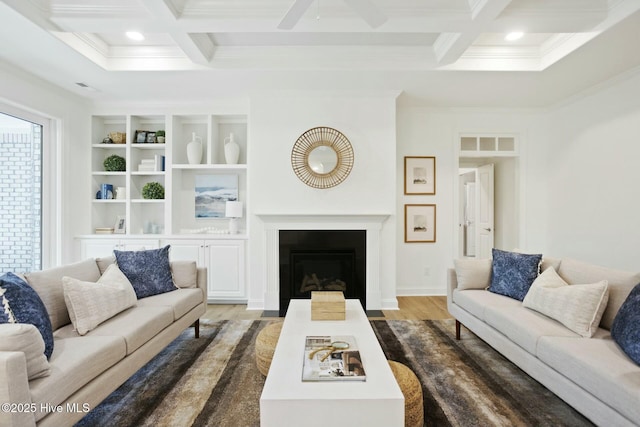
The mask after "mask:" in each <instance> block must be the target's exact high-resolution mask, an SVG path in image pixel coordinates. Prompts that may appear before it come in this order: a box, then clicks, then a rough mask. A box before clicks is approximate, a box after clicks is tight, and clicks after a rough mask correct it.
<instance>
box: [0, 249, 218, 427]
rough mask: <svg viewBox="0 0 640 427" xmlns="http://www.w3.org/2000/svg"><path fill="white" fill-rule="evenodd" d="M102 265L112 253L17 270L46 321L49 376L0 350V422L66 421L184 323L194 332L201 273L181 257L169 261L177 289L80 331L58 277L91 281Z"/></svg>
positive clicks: (202, 304)
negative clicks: (50, 338)
mask: <svg viewBox="0 0 640 427" xmlns="http://www.w3.org/2000/svg"><path fill="white" fill-rule="evenodd" d="M110 263H113V258H109V259H98V260H86V261H82V262H79V263H75V264H71V265H67V266H63V267H57V268H53V269H49V270H44V271H41V272H36V273H31V274H27V275H25V278H26V280H27V282H28V283H29V284H30V285H31V286H32V287H33V288H34V289H35V290H36V292H37V293H38V295H39V296H40V297H41V299H42V300H43V302H44V304H45V307H46V308H47V312H48V313H49V317H50V319H51V320H52V327H53V330H54V333H53V335H54V349H53V354H52V355H51V358H50V360H49V365H50V374H49V375H48V376H45V377H42V378H37V379H32V380H30V381H29V380H28V379H27V378H28V377H27V363H26V360H25V353H23V352H16V351H0V404H3V407H2V410H0V427H10V426H11V427H14V426H15V427H28V426H35V425H38V426H55V427H63V426H71V425H73V424H74V423H75V422H77V421H78V420H80V419H81V418H82V417H83V416H84V415H85V414H86V412H88V410H90V409H93V408H94V407H95V406H96V405H98V404H99V403H100V402H101V401H102V400H103V399H105V398H106V397H107V396H108V395H109V394H110V393H111V392H113V391H114V390H115V389H116V388H118V387H119V386H120V385H121V384H122V383H124V382H125V381H126V380H127V379H128V378H129V377H130V376H131V375H132V374H133V373H135V372H136V371H137V370H138V369H140V368H141V367H142V366H144V365H145V364H146V363H147V362H148V361H149V360H151V359H152V358H153V357H154V356H155V355H156V354H158V353H159V352H160V351H161V350H162V349H163V348H164V347H166V346H167V345H168V344H169V343H171V342H172V341H173V340H174V339H175V338H176V337H177V336H178V335H180V333H181V332H182V331H183V330H184V329H185V328H188V327H189V326H190V325H193V326H195V328H196V330H195V334H196V336H197V333H198V327H199V318H200V316H202V315H203V314H204V313H205V310H206V283H207V278H206V274H207V271H206V270H205V269H202V268H198V269H196V267H195V263H185V262H174V263H171V270H172V275H173V280H174V283H175V284H176V285H177V286H178V287H179V289H177V290H175V291H171V292H167V293H163V294H159V295H154V296H150V297H147V298H142V299H139V300H137V303H136V305H135V306H134V307H131V308H129V309H126V310H125V311H122V312H120V313H119V314H117V315H115V316H114V317H112V318H111V319H109V320H107V321H106V322H104V323H102V324H100V325H98V326H97V327H96V328H95V329H93V330H91V331H89V332H88V333H87V334H86V335H83V336H80V335H79V334H78V333H77V332H76V331H75V330H74V329H73V325H72V324H71V323H70V320H69V315H68V312H67V311H66V307H65V303H64V296H63V293H62V286H61V280H62V277H63V276H70V277H74V278H76V279H79V280H83V281H89V282H96V281H97V280H98V279H99V277H100V275H101V274H102V273H103V272H104V271H105V269H106V267H107V266H108V265H109V264H110ZM0 326H2V325H0ZM2 331H3V329H2V328H0V341H1V340H2V339H3V338H2ZM38 338H39V337H38ZM7 404H9V405H7Z"/></svg>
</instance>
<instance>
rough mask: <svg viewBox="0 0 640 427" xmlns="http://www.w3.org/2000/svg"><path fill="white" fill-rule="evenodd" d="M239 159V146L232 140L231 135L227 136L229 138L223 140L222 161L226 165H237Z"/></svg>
mask: <svg viewBox="0 0 640 427" xmlns="http://www.w3.org/2000/svg"><path fill="white" fill-rule="evenodd" d="M239 157H240V146H239V145H238V143H237V142H235V141H234V140H233V133H230V134H229V137H227V138H225V139H224V159H225V160H226V161H227V164H228V165H235V164H238V158H239Z"/></svg>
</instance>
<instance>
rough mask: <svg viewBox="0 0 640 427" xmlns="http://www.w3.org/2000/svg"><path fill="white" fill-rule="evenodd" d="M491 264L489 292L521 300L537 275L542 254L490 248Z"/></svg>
mask: <svg viewBox="0 0 640 427" xmlns="http://www.w3.org/2000/svg"><path fill="white" fill-rule="evenodd" d="M492 253H493V266H492V272H491V273H492V274H491V285H490V286H489V292H493V293H496V294H500V295H505V296H508V297H511V298H514V299H517V300H520V301H522V300H523V299H524V297H525V296H526V295H527V292H529V288H530V287H531V284H532V283H533V281H534V280H536V278H537V277H538V273H539V270H540V262H541V261H542V255H541V254H536V255H531V254H521V253H517V252H507V251H501V250H499V249H492Z"/></svg>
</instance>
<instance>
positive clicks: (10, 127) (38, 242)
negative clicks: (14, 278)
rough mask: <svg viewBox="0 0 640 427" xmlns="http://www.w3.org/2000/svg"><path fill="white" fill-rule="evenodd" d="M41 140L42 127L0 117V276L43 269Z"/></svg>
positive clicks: (7, 116)
mask: <svg viewBox="0 0 640 427" xmlns="http://www.w3.org/2000/svg"><path fill="white" fill-rule="evenodd" d="M44 121H45V120H43V122H44ZM43 136H44V126H43V124H40V123H34V122H32V121H29V120H23V119H21V118H18V117H15V116H13V115H9V114H4V113H0V164H1V165H2V168H0V182H1V183H2V191H1V192H0V194H1V195H0V201H1V203H0V271H1V272H7V271H15V272H29V271H34V270H40V269H41V268H42V265H43V221H42V218H43V215H42V213H43V205H42V202H43V198H42V189H43V188H42V182H43V174H42V172H43V167H42V166H43Z"/></svg>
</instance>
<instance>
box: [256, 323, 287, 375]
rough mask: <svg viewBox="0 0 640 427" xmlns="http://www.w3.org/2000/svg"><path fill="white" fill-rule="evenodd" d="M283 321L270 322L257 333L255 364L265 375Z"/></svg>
mask: <svg viewBox="0 0 640 427" xmlns="http://www.w3.org/2000/svg"><path fill="white" fill-rule="evenodd" d="M282 323H283V322H274V323H270V324H268V325H267V326H265V327H264V328H262V330H261V331H260V332H259V333H258V336H257V337H256V365H258V370H259V371H260V373H261V374H262V375H264V376H265V377H266V376H267V373H268V372H269V367H270V366H271V359H273V353H274V352H275V351H276V344H278V338H280V331H281V330H282Z"/></svg>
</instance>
